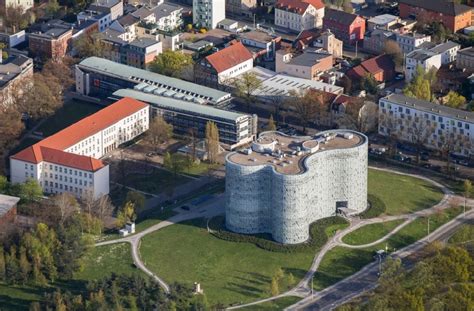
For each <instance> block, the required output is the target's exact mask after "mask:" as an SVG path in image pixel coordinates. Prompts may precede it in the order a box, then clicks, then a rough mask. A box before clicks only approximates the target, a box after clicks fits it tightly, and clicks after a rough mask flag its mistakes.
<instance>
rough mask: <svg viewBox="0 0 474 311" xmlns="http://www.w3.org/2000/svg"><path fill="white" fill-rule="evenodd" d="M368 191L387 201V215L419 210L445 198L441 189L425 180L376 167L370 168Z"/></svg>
mask: <svg viewBox="0 0 474 311" xmlns="http://www.w3.org/2000/svg"><path fill="white" fill-rule="evenodd" d="M368 192H369V194H373V195H376V196H378V197H379V198H380V199H381V200H382V201H384V202H385V205H386V206H387V211H386V212H385V214H386V215H400V214H407V213H412V212H414V211H419V210H422V209H425V208H428V207H431V206H433V205H435V204H436V203H438V202H439V201H440V200H441V199H442V198H443V193H442V192H441V190H440V189H438V188H437V187H435V186H433V185H432V184H430V183H428V182H426V181H424V180H421V179H418V178H414V177H408V176H403V175H398V174H393V173H387V172H383V171H378V170H374V169H369V180H368Z"/></svg>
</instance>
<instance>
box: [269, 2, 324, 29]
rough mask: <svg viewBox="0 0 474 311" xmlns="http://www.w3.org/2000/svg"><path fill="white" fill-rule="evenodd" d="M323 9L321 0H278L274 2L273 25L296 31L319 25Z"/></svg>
mask: <svg viewBox="0 0 474 311" xmlns="http://www.w3.org/2000/svg"><path fill="white" fill-rule="evenodd" d="M324 11H325V7H324V3H323V2H322V1H321V0H278V1H277V3H276V4H275V26H277V27H282V28H287V29H290V30H293V31H296V32H300V31H302V30H307V29H312V28H315V27H321V25H322V19H323V17H324V14H325V13H324Z"/></svg>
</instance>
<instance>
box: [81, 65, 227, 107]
mask: <svg viewBox="0 0 474 311" xmlns="http://www.w3.org/2000/svg"><path fill="white" fill-rule="evenodd" d="M75 73H76V91H77V92H78V93H80V94H82V95H86V96H91V97H97V98H107V97H109V96H110V95H112V94H113V93H114V92H115V91H118V90H120V89H124V88H130V89H133V88H134V87H135V86H137V85H138V84H141V83H143V82H144V83H146V84H148V85H150V86H153V87H155V88H156V89H157V90H155V94H160V96H163V97H172V98H179V99H183V100H186V101H191V102H196V103H202V104H206V103H207V104H210V105H216V106H225V105H227V104H228V103H229V102H230V100H231V99H232V96H231V94H229V93H227V92H222V91H219V90H216V89H212V88H209V87H205V86H202V85H198V84H195V83H191V82H187V81H183V80H180V79H176V78H172V77H167V76H164V75H160V74H158V73H154V72H151V71H147V70H143V69H139V68H134V67H131V66H127V65H123V64H119V63H116V62H113V61H110V60H107V59H104V58H99V57H89V58H86V59H84V60H83V61H82V62H80V63H79V64H77V65H76V70H75Z"/></svg>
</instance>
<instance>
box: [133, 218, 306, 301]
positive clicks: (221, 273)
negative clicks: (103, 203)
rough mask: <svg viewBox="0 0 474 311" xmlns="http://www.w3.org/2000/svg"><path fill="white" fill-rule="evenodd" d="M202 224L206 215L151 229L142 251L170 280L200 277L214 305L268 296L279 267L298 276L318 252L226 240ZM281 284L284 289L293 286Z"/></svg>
mask: <svg viewBox="0 0 474 311" xmlns="http://www.w3.org/2000/svg"><path fill="white" fill-rule="evenodd" d="M201 225H203V220H202V219H200V220H195V221H193V222H187V223H181V224H176V225H174V226H171V227H167V228H165V229H163V230H160V231H157V232H154V233H152V234H149V235H147V236H145V237H144V238H143V240H142V244H141V247H140V253H141V256H142V259H143V261H144V262H145V263H146V265H147V267H148V268H150V269H151V270H152V271H154V272H156V274H158V275H160V276H162V277H163V278H164V280H165V281H167V282H173V281H180V282H184V283H188V284H190V283H193V282H200V283H201V284H202V287H203V289H204V293H205V294H206V296H207V299H208V300H209V302H210V303H211V304H216V303H223V304H225V305H230V304H234V303H245V302H250V301H254V300H257V299H258V298H263V297H268V296H270V293H269V290H270V282H271V278H272V276H273V275H274V273H275V271H276V270H277V269H278V268H279V267H281V268H282V269H283V270H284V271H285V272H286V274H289V273H292V274H293V275H294V278H295V279H296V280H299V279H301V278H302V277H303V276H304V274H305V272H306V270H307V269H308V268H309V266H310V264H311V261H312V258H313V255H314V251H312V250H305V251H301V252H297V253H278V252H269V251H265V250H263V249H260V248H258V247H256V246H255V245H253V244H250V243H236V242H228V241H224V240H221V239H218V238H216V237H214V236H213V235H211V234H210V233H208V232H207V230H206V229H205V228H203V227H201ZM283 283H285V282H283ZM281 287H282V288H281V290H282V291H284V290H285V289H286V288H288V285H287V284H282V286H281Z"/></svg>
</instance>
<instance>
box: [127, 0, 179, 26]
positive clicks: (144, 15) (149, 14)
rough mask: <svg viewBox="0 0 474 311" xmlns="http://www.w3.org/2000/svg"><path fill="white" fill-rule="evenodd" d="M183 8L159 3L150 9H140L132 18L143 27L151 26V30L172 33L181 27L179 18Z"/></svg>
mask: <svg viewBox="0 0 474 311" xmlns="http://www.w3.org/2000/svg"><path fill="white" fill-rule="evenodd" d="M182 11H183V8H182V7H180V6H177V5H174V4H171V3H161V4H159V5H157V6H155V7H153V8H151V9H149V8H147V7H141V8H139V9H138V10H136V11H135V12H133V13H131V15H132V16H134V17H136V18H138V19H139V20H140V22H141V24H142V25H143V24H144V25H145V26H146V25H149V24H151V26H152V28H154V29H155V28H156V29H159V30H162V31H174V30H176V29H178V28H180V27H181V26H182V25H183V20H182V18H181V15H182Z"/></svg>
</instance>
